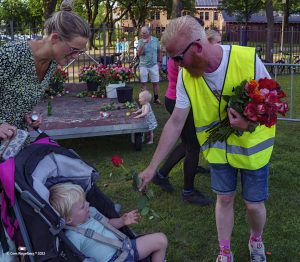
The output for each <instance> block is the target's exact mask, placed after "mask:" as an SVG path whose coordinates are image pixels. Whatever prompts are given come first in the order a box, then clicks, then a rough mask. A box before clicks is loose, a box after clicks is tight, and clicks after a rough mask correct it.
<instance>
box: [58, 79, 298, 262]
mask: <svg viewBox="0 0 300 262" xmlns="http://www.w3.org/2000/svg"><path fill="white" fill-rule="evenodd" d="M278 81H279V82H280V83H281V84H282V85H283V86H284V88H285V89H286V90H287V93H288V95H289V91H288V90H289V89H290V88H289V84H288V82H289V79H288V78H287V77H281V78H279V79H278ZM165 88H166V83H163V84H161V91H160V93H161V94H164V93H165ZM299 88H300V79H299V78H298V79H297V81H296V82H295V93H296V97H295V102H297V101H299ZM138 91H139V87H138V85H135V96H136V95H137V93H138ZM161 97H163V95H161ZM294 105H295V106H296V112H299V108H300V107H299V106H298V104H296V103H295V104H294ZM153 108H154V111H155V113H156V117H157V119H158V122H159V127H158V128H157V129H156V130H155V138H154V141H155V144H153V145H143V149H142V151H141V152H136V151H134V149H133V145H132V144H131V143H130V139H129V136H128V135H119V136H107V137H94V138H87V139H73V140H64V141H61V144H62V145H64V146H66V147H69V148H73V149H75V150H76V151H77V152H78V153H79V154H80V155H81V157H82V158H83V159H85V160H86V161H88V162H89V163H91V164H93V165H95V166H96V167H97V168H98V169H99V171H100V172H101V177H100V179H99V181H98V185H99V187H100V188H101V190H102V191H104V192H105V193H106V194H107V195H109V196H110V197H111V198H112V199H113V201H114V202H117V203H120V204H121V205H122V212H125V211H128V210H132V209H134V208H136V207H137V197H138V193H137V192H134V191H133V189H132V187H131V184H130V182H126V181H124V180H123V179H122V176H121V175H120V172H122V171H121V170H119V169H117V168H115V167H113V166H112V164H111V157H112V155H115V154H118V155H120V156H121V157H122V158H123V159H124V164H125V165H126V166H127V167H128V168H130V169H134V170H136V171H142V170H143V169H144V168H145V167H146V166H147V165H148V163H149V161H150V159H151V157H152V155H153V152H154V150H155V148H156V145H157V142H158V140H159V136H160V133H161V131H162V127H163V126H164V123H165V122H166V120H167V119H168V117H169V115H168V113H167V112H166V110H165V109H164V107H163V106H157V105H153ZM298 133H299V123H295V122H294V123H292V122H283V121H281V122H279V123H278V128H277V136H276V142H275V148H274V152H273V156H272V159H271V167H270V169H271V172H270V180H269V182H270V185H269V193H270V197H269V200H268V201H267V202H266V207H267V211H268V214H267V216H268V220H267V224H266V227H265V234H264V240H265V245H266V250H267V251H269V252H271V255H270V256H268V261H269V262H283V261H284V262H286V261H287V262H297V261H300V246H299V243H300V219H299V216H300V211H299V207H300V198H299V196H300V195H299V188H300V172H299V162H298V161H299V159H300V143H299V137H298ZM201 162H202V163H204V164H205V162H204V161H203V160H202V159H201ZM170 177H171V182H172V184H174V186H175V187H176V191H175V192H174V193H172V194H168V193H165V192H163V191H161V190H160V188H158V187H156V186H154V185H150V188H152V189H153V190H154V191H155V199H153V200H151V207H152V208H153V209H154V210H155V211H157V212H159V213H160V215H162V216H163V217H164V218H165V221H166V222H164V221H159V220H147V219H143V220H142V221H141V222H140V223H139V224H138V225H135V226H132V228H133V230H134V231H136V232H138V233H150V232H157V231H162V232H164V233H165V234H166V235H167V237H168V240H169V247H168V251H167V260H168V261H171V262H177V261H178V262H182V261H184V262H189V261H191V262H192V261H194V262H206V261H207V262H208V261H209V262H211V261H215V258H216V256H217V252H218V249H217V246H218V244H217V233H216V227H215V219H214V206H210V207H198V206H193V205H190V204H186V203H184V202H183V201H182V200H181V199H180V191H181V188H182V185H183V175H182V162H181V163H179V164H178V165H177V166H176V167H175V168H174V169H173V170H172V172H171V174H170ZM196 187H197V188H199V189H200V190H201V191H202V192H204V193H205V194H206V195H208V196H210V197H211V198H213V199H215V195H214V194H213V193H212V192H211V190H210V178H209V177H208V176H204V175H201V174H200V175H197V177H196ZM247 242H248V227H247V222H246V217H245V208H244V205H243V200H242V198H241V195H240V188H239V189H238V194H237V197H236V203H235V225H234V230H233V235H232V249H233V252H234V255H235V261H238V262H245V261H249V258H248V249H247Z"/></svg>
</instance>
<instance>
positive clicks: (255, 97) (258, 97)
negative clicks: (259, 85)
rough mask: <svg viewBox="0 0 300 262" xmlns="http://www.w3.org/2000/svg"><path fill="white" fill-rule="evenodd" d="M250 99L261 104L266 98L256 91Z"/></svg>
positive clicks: (251, 94)
mask: <svg viewBox="0 0 300 262" xmlns="http://www.w3.org/2000/svg"><path fill="white" fill-rule="evenodd" d="M249 97H250V98H251V99H252V100H253V101H254V102H256V103H261V102H263V101H264V99H265V98H264V96H263V95H262V94H261V93H260V92H259V91H258V90H256V91H255V92H253V93H250V94H249Z"/></svg>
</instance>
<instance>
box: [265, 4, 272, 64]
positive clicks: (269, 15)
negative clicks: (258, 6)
mask: <svg viewBox="0 0 300 262" xmlns="http://www.w3.org/2000/svg"><path fill="white" fill-rule="evenodd" d="M273 11H274V9H273V1H272V0H267V1H266V15H267V23H268V26H267V43H266V60H267V61H268V62H269V63H273V53H272V50H273V30H274V15H273Z"/></svg>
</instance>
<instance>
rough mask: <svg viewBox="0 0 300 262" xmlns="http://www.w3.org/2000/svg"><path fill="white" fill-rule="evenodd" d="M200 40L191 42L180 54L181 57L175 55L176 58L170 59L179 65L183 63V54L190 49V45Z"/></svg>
mask: <svg viewBox="0 0 300 262" xmlns="http://www.w3.org/2000/svg"><path fill="white" fill-rule="evenodd" d="M199 40H200V39H197V40H195V41H193V42H191V43H190V44H189V45H188V46H187V47H186V49H184V51H183V52H182V54H181V55H176V56H173V57H171V58H172V59H173V60H174V61H175V62H177V63H181V62H182V61H183V57H184V54H185V53H186V52H187V51H188V50H189V49H190V47H191V46H192V44H194V43H195V42H197V41H199Z"/></svg>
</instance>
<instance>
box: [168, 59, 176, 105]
mask: <svg viewBox="0 0 300 262" xmlns="http://www.w3.org/2000/svg"><path fill="white" fill-rule="evenodd" d="M178 72H179V67H178V66H177V65H176V64H175V63H174V60H173V59H172V58H169V60H168V80H169V84H168V88H167V91H166V97H167V98H169V99H172V100H176V83H177V76H178Z"/></svg>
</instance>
